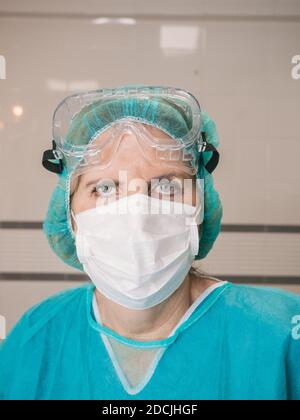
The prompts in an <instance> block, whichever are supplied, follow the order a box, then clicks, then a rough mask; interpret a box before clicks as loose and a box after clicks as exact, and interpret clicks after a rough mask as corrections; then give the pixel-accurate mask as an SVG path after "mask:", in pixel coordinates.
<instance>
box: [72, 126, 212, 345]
mask: <svg viewBox="0 0 300 420" xmlns="http://www.w3.org/2000/svg"><path fill="white" fill-rule="evenodd" d="M111 130H113V128H110V129H108V130H106V131H105V132H104V133H102V134H101V135H100V136H99V138H97V139H96V141H95V143H98V144H101V143H102V142H103V141H105V139H106V138H107V136H108V135H109V134H110V131H111ZM151 132H152V133H153V134H155V135H156V136H161V137H162V138H164V139H165V138H166V134H165V133H163V132H162V131H161V130H159V129H157V128H151ZM170 141H171V140H170ZM111 147H113V145H110V144H108V145H107V146H106V151H105V153H107V156H109V155H110V153H112V149H111ZM147 152H148V155H149V151H147ZM183 169H184V164H183V163H181V162H179V163H178V165H177V166H176V167H174V166H173V167H170V165H169V164H168V163H167V162H165V161H160V162H159V164H158V165H153V163H152V161H151V159H150V160H148V159H146V158H145V156H144V151H143V148H140V147H137V140H136V138H135V135H134V134H133V133H130V132H129V133H124V134H122V138H121V141H120V144H119V148H118V150H117V152H116V153H115V154H114V159H113V161H112V162H111V164H110V165H109V166H108V167H107V168H105V169H103V168H102V169H99V168H97V167H95V168H93V169H90V170H87V171H85V172H84V173H83V174H82V175H80V176H79V177H78V178H77V179H76V180H75V182H74V185H73V192H72V188H71V209H72V210H73V212H74V213H75V214H77V213H80V212H82V211H84V210H88V209H90V208H93V207H95V206H96V205H99V203H100V205H101V203H102V200H105V199H107V192H106V191H105V190H106V187H107V182H106V181H105V182H104V180H108V179H113V180H117V179H118V177H119V171H120V170H121V171H126V175H127V182H128V183H129V184H130V182H131V181H132V183H133V184H132V185H133V186H134V187H137V184H138V185H139V187H138V188H135V191H130V192H129V191H127V193H128V194H134V193H136V192H140V193H144V194H149V191H150V192H151V194H152V196H154V197H157V198H160V199H165V195H164V194H163V193H162V190H163V188H164V187H162V186H161V185H158V186H155V187H154V188H151V186H150V187H149V185H150V183H151V179H153V178H155V179H159V178H160V179H161V178H164V179H168V180H170V181H171V183H172V182H173V183H174V185H177V184H178V182H179V183H180V181H181V183H182V182H183V179H187V178H191V175H189V174H188V173H186V172H185V171H184V170H183ZM170 173H172V174H173V175H172V176H171V175H170ZM193 178H194V177H193ZM137 179H138V180H143V181H144V182H142V183H136V180H137ZM141 184H142V185H141ZM116 185H117V184H116ZM172 185H173V184H172ZM194 187H195V185H193V187H192V192H191V194H190V195H189V197H190V202H189V204H192V205H195V203H196V194H195V188H194ZM114 192H115V193H116V197H118V198H121V197H122V196H123V195H124V194H125V193H126V192H125V187H124V185H122V184H121V183H120V184H119V185H117V188H116V190H114ZM178 194H179V193H175V194H173V195H172V196H168V199H173V200H177V196H178ZM72 225H73V229H74V231H75V233H76V225H75V224H74V221H73V220H72ZM214 283H215V281H214V280H211V279H208V278H199V277H195V276H193V275H191V274H190V273H189V274H188V275H187V276H186V278H185V280H184V281H183V283H182V284H181V286H180V287H179V288H178V289H177V290H176V291H175V292H174V293H173V294H172V295H171V296H170V297H169V298H167V299H166V300H164V301H163V302H161V303H160V304H158V305H156V306H154V307H152V308H149V309H144V310H134V309H128V308H126V307H124V306H121V305H119V304H117V303H115V302H113V301H111V300H110V299H108V298H106V297H105V296H104V295H103V294H102V293H100V292H99V291H98V290H97V289H96V298H97V303H98V307H99V312H100V316H101V319H102V322H103V324H104V325H105V326H107V327H109V328H111V329H112V330H114V331H116V332H117V333H119V334H121V335H122V336H124V337H127V338H130V339H134V340H141V341H148V340H158V339H162V338H165V337H167V336H168V335H169V334H170V332H171V331H172V329H173V328H175V326H176V325H177V324H178V322H179V321H180V319H181V318H182V316H183V315H184V314H185V313H186V311H187V310H188V308H189V307H190V306H191V304H192V303H193V302H194V301H195V299H197V297H198V296H199V295H200V294H201V293H203V292H204V291H205V290H206V289H207V288H208V287H210V286H211V285H212V284H214Z"/></svg>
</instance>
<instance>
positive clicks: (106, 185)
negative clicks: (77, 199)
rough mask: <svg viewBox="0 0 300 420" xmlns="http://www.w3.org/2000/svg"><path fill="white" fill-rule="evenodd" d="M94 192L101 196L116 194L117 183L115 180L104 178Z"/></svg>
mask: <svg viewBox="0 0 300 420" xmlns="http://www.w3.org/2000/svg"><path fill="white" fill-rule="evenodd" d="M93 192H94V193H97V194H98V195H99V196H106V197H107V196H110V195H113V194H116V185H115V183H114V181H112V180H110V179H102V180H101V181H99V182H98V183H97V185H96V187H95V188H94V189H93Z"/></svg>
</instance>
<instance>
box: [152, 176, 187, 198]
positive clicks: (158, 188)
mask: <svg viewBox="0 0 300 420" xmlns="http://www.w3.org/2000/svg"><path fill="white" fill-rule="evenodd" d="M151 190H152V192H153V193H154V194H159V195H163V196H171V197H172V196H174V195H176V194H179V193H181V192H182V181H181V180H179V179H178V180H177V179H168V178H162V179H159V180H155V181H154V182H153V185H152V187H151Z"/></svg>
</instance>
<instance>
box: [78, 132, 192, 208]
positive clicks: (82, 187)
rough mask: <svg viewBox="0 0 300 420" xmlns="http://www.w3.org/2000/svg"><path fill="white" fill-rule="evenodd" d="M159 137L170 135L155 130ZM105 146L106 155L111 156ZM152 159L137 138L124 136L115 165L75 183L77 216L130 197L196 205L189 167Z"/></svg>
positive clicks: (94, 170)
mask: <svg viewBox="0 0 300 420" xmlns="http://www.w3.org/2000/svg"><path fill="white" fill-rule="evenodd" d="M110 130H113V127H111V128H109V129H108V130H106V131H105V132H104V133H102V134H100V136H99V138H98V139H96V140H95V142H94V143H95V144H97V143H98V144H100V143H102V142H103V141H104V140H105V138H107V136H108V135H109V134H110V133H109V132H110ZM151 131H152V132H153V133H154V131H155V136H156V137H158V136H161V137H163V138H164V139H165V138H166V133H164V132H162V131H161V130H159V129H157V128H155V127H151ZM112 147H113V144H108V145H106V146H105V148H106V150H105V152H104V153H108V154H109V153H110V150H109V148H112ZM157 162H158V161H156V162H155V163H154V160H153V159H151V156H150V158H149V156H148V155H147V158H146V157H145V153H143V150H142V148H141V147H139V145H138V144H137V140H136V138H135V135H134V134H132V133H131V132H126V133H124V134H123V135H122V139H121V141H120V144H119V147H118V149H117V151H116V153H115V154H114V158H113V160H112V162H111V164H110V165H109V166H108V167H106V168H105V169H103V168H99V167H97V166H95V167H93V168H91V169H88V170H86V171H85V172H84V173H82V174H81V175H79V176H77V178H76V177H75V178H74V179H73V180H72V182H71V208H72V210H73V212H74V213H75V214H77V213H80V212H82V211H84V210H88V209H91V208H93V207H96V206H99V205H104V204H105V203H107V202H108V201H109V200H116V199H119V198H122V197H124V196H126V195H130V194H135V193H142V194H148V195H149V196H150V195H151V197H155V198H159V199H167V200H172V201H180V202H182V201H183V200H184V201H183V202H184V203H186V204H190V205H195V204H196V197H197V196H196V179H195V176H194V175H190V174H188V173H187V172H186V170H185V168H186V164H184V163H183V162H180V161H177V162H176V165H170V162H167V161H163V160H160V161H159V163H157Z"/></svg>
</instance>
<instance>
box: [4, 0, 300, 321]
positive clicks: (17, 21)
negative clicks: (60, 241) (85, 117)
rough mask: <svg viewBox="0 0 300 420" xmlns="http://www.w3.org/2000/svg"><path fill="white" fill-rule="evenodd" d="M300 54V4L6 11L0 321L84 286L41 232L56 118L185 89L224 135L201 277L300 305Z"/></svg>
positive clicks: (100, 5) (86, 5)
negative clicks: (135, 92)
mask: <svg viewBox="0 0 300 420" xmlns="http://www.w3.org/2000/svg"><path fill="white" fill-rule="evenodd" d="M103 18H111V19H112V20H111V21H110V22H109V21H107V19H106V20H105V19H103ZM117 18H118V19H119V18H123V20H122V19H121V20H117ZM124 18H126V19H124ZM105 22H106V23H105ZM299 40H300V1H296V0H260V1H258V0H257V1H254V0H247V1H246V0H231V1H229V0H209V1H208V0H197V1H196V0H195V1H193V0H185V1H175V0H172V1H167V0H165V1H152V2H146V1H129V0H124V1H121V0H119V1H113V0H110V1H104V0H103V1H101V0H99V1H98V2H94V1H92V0H88V1H83V0H81V1H77V0H76V1H75V0H73V1H67V0H63V1H58V0H56V1H52V2H40V1H33V0H27V1H26V2H24V1H14V0H10V1H7V0H2V1H1V3H0V55H2V56H4V57H5V60H6V79H5V80H0V168H1V169H0V170H1V176H0V191H1V196H0V200H1V204H0V223H1V225H0V272H1V273H2V274H0V314H4V315H5V316H6V318H7V321H8V327H9V328H10V327H11V325H12V324H13V323H14V322H15V321H16V320H17V318H18V317H19V316H20V314H21V313H22V312H23V311H24V310H25V309H26V308H28V307H29V306H30V305H32V304H33V303H35V302H38V301H39V300H40V299H42V298H43V297H44V296H47V295H49V294H51V293H53V292H54V291H56V290H61V289H63V288H65V287H71V286H73V285H76V284H77V282H76V281H72V280H71V281H68V282H67V281H65V280H63V279H64V278H66V277H63V276H64V275H66V274H74V273H75V272H74V271H73V270H71V269H69V268H68V267H66V266H64V265H63V264H62V263H60V262H59V261H58V260H57V258H56V257H55V256H54V255H53V254H52V253H51V251H50V249H49V247H48V245H47V243H46V240H45V238H44V237H43V235H42V232H41V230H40V229H39V226H40V225H39V222H41V221H42V220H43V218H44V215H45V212H46V209H47V204H48V200H49V197H50V194H51V191H52V189H53V188H54V185H55V183H56V175H54V174H52V175H51V174H50V173H47V172H46V171H45V170H44V169H43V168H42V166H41V163H40V162H41V154H42V151H43V150H45V149H46V148H49V146H50V144H51V118H52V113H53V110H54V108H55V106H56V104H57V103H58V102H59V101H60V100H61V99H62V98H63V97H65V96H67V95H68V94H70V93H72V92H74V91H77V90H82V89H93V88H97V87H99V88H100V87H113V86H118V85H123V84H128V83H144V84H167V85H174V86H180V87H183V88H185V89H187V90H189V91H191V92H193V93H194V94H195V95H196V96H197V98H198V99H199V101H200V103H201V105H202V108H203V109H204V110H206V111H207V112H209V113H210V114H211V115H212V116H213V118H214V119H215V121H216V123H217V127H218V131H219V135H220V152H221V162H220V165H219V167H218V169H217V170H216V172H215V184H216V186H217V189H218V191H219V193H220V195H221V198H222V202H223V206H224V217H223V224H224V230H223V231H222V233H221V234H220V237H219V239H218V241H217V242H216V245H215V247H214V249H213V250H212V252H211V253H210V255H209V256H208V257H207V258H206V259H205V260H204V261H203V262H202V267H203V269H205V270H207V271H209V272H210V273H212V274H213V275H217V276H220V277H222V276H223V277H224V278H227V277H228V278H229V279H230V278H232V279H233V280H238V279H240V280H241V281H245V282H249V281H250V282H253V283H258V284H262V282H266V283H268V284H274V285H275V286H276V287H285V288H287V289H289V290H294V291H296V292H300V280H299V279H300V265H299V264H300V258H299V256H300V228H299V226H300V188H299V183H300V171H299V156H300V125H299V120H300V111H299V110H300V80H294V79H293V78H292V76H291V70H292V64H291V60H292V57H293V56H294V55H300V43H299ZM20 113H21V114H22V115H18V114H20ZM7 222H13V223H11V224H9V223H7ZM14 222H22V223H21V224H20V225H19V228H17V227H18V226H17V225H16V223H14ZM28 222H37V223H36V224H33V225H30V224H28ZM237 225H238V226H239V225H242V229H241V230H239V229H237ZM253 225H255V226H254V228H253ZM286 225H289V226H290V229H288V230H287V229H286ZM272 226H275V231H272ZM12 227H14V228H13V229H12ZM276 227H278V229H277V230H276ZM31 273H33V274H34V276H35V280H29V279H30V274H31ZM53 274H55V278H56V280H55V281H50V280H49V279H48V280H47V275H48V277H49V278H51V275H53ZM39 275H40V278H41V280H40V281H39V280H38V277H39ZM59 276H61V279H62V280H61V281H59V280H57V278H58V279H59V278H60V277H59ZM70 278H71V279H72V277H70Z"/></svg>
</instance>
